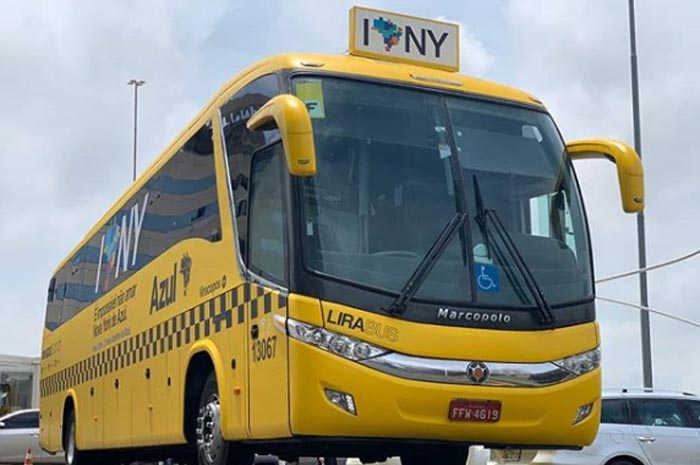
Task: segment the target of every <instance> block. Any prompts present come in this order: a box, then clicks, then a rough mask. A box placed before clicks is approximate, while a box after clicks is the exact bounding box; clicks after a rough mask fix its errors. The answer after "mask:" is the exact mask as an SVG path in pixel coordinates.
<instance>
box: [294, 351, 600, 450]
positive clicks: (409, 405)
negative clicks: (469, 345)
mask: <svg viewBox="0 0 700 465" xmlns="http://www.w3.org/2000/svg"><path fill="white" fill-rule="evenodd" d="M289 364H290V365H289V367H290V373H289V374H290V423H291V428H292V433H293V434H295V435H304V436H333V437H346V438H352V437H356V438H372V437H374V438H396V439H400V438H403V439H408V438H413V439H417V440H441V441H458V442H464V443H473V444H486V445H491V446H517V447H524V448H538V447H582V446H585V445H588V444H590V443H591V442H592V441H593V439H594V438H595V435H596V433H597V430H598V422H599V417H600V384H601V374H600V369H599V368H598V369H595V370H593V371H592V372H590V373H587V374H585V375H582V376H579V377H577V378H574V379H570V380H567V381H564V382H561V383H559V384H554V385H550V386H545V387H537V388H532V387H530V388H520V387H496V386H473V385H456V384H444V383H435V382H426V381H416V380H411V379H404V378H399V377H396V376H392V375H390V374H387V373H382V372H380V371H377V370H374V369H372V368H369V367H366V366H363V365H361V364H359V363H356V362H351V361H349V360H346V359H343V358H341V357H338V356H335V355H333V354H330V353H328V352H325V351H322V350H320V349H318V348H315V347H313V346H310V345H307V344H304V343H302V342H299V341H297V340H294V339H291V338H290V341H289ZM325 389H332V390H335V391H340V392H346V393H349V394H351V395H352V396H353V398H354V401H355V405H356V408H357V415H351V414H349V413H347V412H345V411H343V410H341V409H339V408H338V407H337V406H335V405H333V404H332V403H331V402H330V401H329V400H328V399H327V397H326V395H325V393H324V391H325ZM453 399H469V400H497V401H500V402H501V403H502V410H501V418H500V420H499V421H498V422H496V423H470V422H456V421H450V420H448V417H447V415H448V406H449V404H450V401H451V400H453ZM588 403H593V411H592V413H591V414H590V416H588V417H587V418H586V419H585V420H583V421H582V422H580V423H579V424H577V425H575V426H573V425H572V422H573V420H574V417H575V415H576V412H577V410H578V408H579V407H580V406H582V405H585V404H588Z"/></svg>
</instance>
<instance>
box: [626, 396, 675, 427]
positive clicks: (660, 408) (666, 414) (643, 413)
mask: <svg viewBox="0 0 700 465" xmlns="http://www.w3.org/2000/svg"><path fill="white" fill-rule="evenodd" d="M631 402H632V405H633V406H634V410H635V420H636V421H635V423H637V424H640V425H647V426H677V427H678V426H681V427H682V426H688V424H687V421H686V420H685V417H684V416H683V411H682V408H681V403H680V401H678V400H673V399H634V400H632V401H631Z"/></svg>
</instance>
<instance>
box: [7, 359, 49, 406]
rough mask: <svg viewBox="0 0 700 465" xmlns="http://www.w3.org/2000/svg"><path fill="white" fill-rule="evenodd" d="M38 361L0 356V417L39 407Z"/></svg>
mask: <svg viewBox="0 0 700 465" xmlns="http://www.w3.org/2000/svg"><path fill="white" fill-rule="evenodd" d="M40 360H41V359H40V358H38V357H18V356H12V355H0V416H2V415H5V414H6V413H9V412H14V411H15V410H20V409H25V408H36V407H38V406H39V363H40Z"/></svg>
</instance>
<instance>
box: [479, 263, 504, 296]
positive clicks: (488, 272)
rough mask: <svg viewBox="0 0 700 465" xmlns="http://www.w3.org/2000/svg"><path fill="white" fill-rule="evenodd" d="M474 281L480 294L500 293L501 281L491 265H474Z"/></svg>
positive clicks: (495, 269) (496, 269)
mask: <svg viewBox="0 0 700 465" xmlns="http://www.w3.org/2000/svg"><path fill="white" fill-rule="evenodd" d="M474 279H475V280H476V285H477V287H478V288H479V290H480V291H482V292H501V280H500V279H499V278H498V268H496V267H495V266H493V265H485V264H483V263H477V264H476V265H474Z"/></svg>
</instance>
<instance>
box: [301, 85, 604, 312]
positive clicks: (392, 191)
mask: <svg viewBox="0 0 700 465" xmlns="http://www.w3.org/2000/svg"><path fill="white" fill-rule="evenodd" d="M294 89H295V92H296V94H297V95H298V96H299V97H300V98H301V99H302V100H304V101H305V102H306V103H307V106H308V107H309V108H310V114H311V117H312V122H313V127H314V135H315V144H316V156H317V166H318V170H317V174H316V175H315V176H313V177H309V178H299V181H300V182H299V186H300V189H301V192H300V198H301V218H300V219H299V221H301V222H302V224H301V231H302V232H303V240H302V247H303V259H304V264H305V266H306V268H307V269H309V270H311V271H315V272H319V273H322V274H324V275H329V276H332V277H333V278H336V279H340V280H343V281H346V282H348V283H350V284H356V285H361V286H364V287H370V288H374V289H380V290H383V291H389V292H391V293H398V292H399V291H400V290H401V288H402V287H403V285H404V284H405V281H406V280H407V279H408V277H409V276H410V275H411V273H412V272H413V270H414V269H415V268H416V266H417V265H418V264H419V262H420V260H421V259H422V258H423V256H424V255H425V254H426V253H427V252H428V250H429V249H430V247H431V246H432V244H433V242H434V241H435V240H436V239H437V237H438V236H439V235H440V232H441V231H442V229H443V228H444V227H445V225H446V224H447V223H448V222H449V221H450V219H451V218H452V217H453V216H454V215H455V213H457V212H459V211H463V210H466V211H467V213H468V216H469V221H468V222H467V223H466V224H465V225H464V227H463V228H462V229H461V230H460V231H458V233H457V234H455V235H454V236H453V238H452V240H451V242H450V243H449V245H448V246H447V248H446V249H445V251H444V252H443V253H442V255H441V256H440V258H439V260H438V261H437V263H436V264H435V266H434V268H433V269H432V270H431V271H430V273H429V274H428V275H427V277H426V279H425V282H424V283H423V284H422V286H421V287H420V289H419V290H418V292H417V294H416V296H415V299H417V300H422V301H429V302H435V303H448V302H449V303H456V304H460V305H497V306H532V305H534V299H533V297H532V295H531V293H530V292H529V291H528V289H527V287H526V286H525V281H524V278H523V276H522V274H521V272H520V271H519V270H518V268H517V266H516V265H515V264H514V263H515V262H514V259H513V257H512V256H511V255H510V254H509V253H507V250H506V251H504V247H505V244H503V243H502V240H501V239H500V238H499V237H498V236H497V235H495V234H489V233H488V230H487V231H486V232H485V233H484V232H483V231H482V228H481V227H480V225H479V224H478V222H477V218H478V215H477V213H478V209H477V203H476V198H477V192H476V191H475V188H474V186H475V183H474V180H477V184H478V186H479V189H478V190H479V191H480V194H481V197H482V207H483V209H489V210H494V211H495V212H496V214H497V215H498V217H499V218H500V219H501V220H502V222H503V225H504V227H505V228H506V229H507V231H508V233H509V235H510V236H511V237H512V241H513V243H514V244H515V246H516V248H517V250H518V253H520V254H521V256H522V258H523V260H524V261H525V263H526V264H527V266H528V268H530V270H531V272H532V274H533V275H534V277H535V279H536V280H537V283H538V284H539V287H540V288H541V289H542V291H543V293H544V294H545V298H546V299H547V300H548V302H549V303H550V304H558V303H565V302H572V301H577V300H581V299H584V298H587V297H589V296H590V295H591V291H592V288H591V276H590V263H589V254H588V238H587V236H586V229H585V224H584V219H583V215H582V210H581V205H580V202H579V194H578V192H577V190H576V184H575V182H573V179H572V173H571V172H570V165H569V164H568V163H566V162H565V159H564V157H563V150H564V147H563V145H562V142H561V140H560V138H559V135H558V133H557V132H556V129H555V127H554V125H553V123H552V121H551V119H550V118H549V116H547V115H546V114H544V113H540V112H537V111H533V110H527V109H522V108H518V107H511V106H507V105H501V104H494V103H486V102H480V101H475V100H470V99H466V98H460V97H453V96H446V95H441V94H438V93H435V92H427V91H418V90H412V89H403V88H397V87H390V86H384V85H378V84H371V83H365V82H357V81H352V80H345V79H337V78H322V79H321V78H308V77H304V78H296V79H295V80H294ZM448 121H449V123H448Z"/></svg>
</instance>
